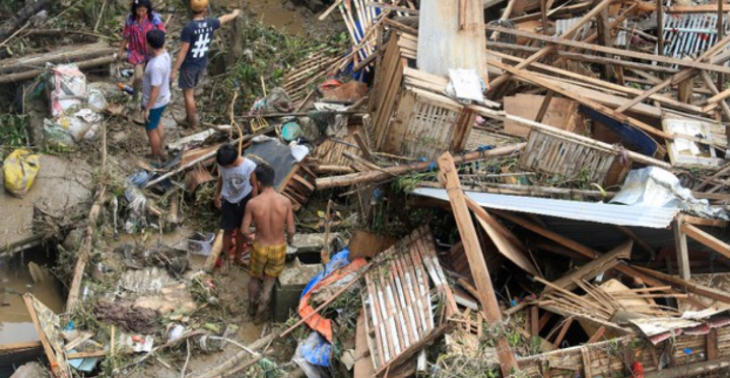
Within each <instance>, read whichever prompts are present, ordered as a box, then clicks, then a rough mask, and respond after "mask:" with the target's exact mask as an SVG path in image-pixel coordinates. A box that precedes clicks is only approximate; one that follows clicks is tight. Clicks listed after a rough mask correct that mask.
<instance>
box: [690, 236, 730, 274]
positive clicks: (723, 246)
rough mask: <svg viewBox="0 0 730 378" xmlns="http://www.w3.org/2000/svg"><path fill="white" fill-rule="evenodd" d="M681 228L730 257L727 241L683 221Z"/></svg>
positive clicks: (693, 237)
mask: <svg viewBox="0 0 730 378" xmlns="http://www.w3.org/2000/svg"><path fill="white" fill-rule="evenodd" d="M681 228H682V232H683V233H685V234H687V235H688V236H689V237H691V238H692V239H694V240H696V241H698V242H700V243H701V244H703V245H704V246H706V247H708V248H710V249H712V250H713V251H715V252H717V253H719V254H721V255H723V256H725V257H727V258H729V259H730V245H728V244H727V243H725V242H723V241H722V240H720V239H718V238H716V237H714V236H712V235H710V234H708V233H706V232H705V231H702V230H700V229H699V228H697V227H695V226H693V225H691V224H687V223H683V224H682V226H681ZM682 278H684V277H682Z"/></svg>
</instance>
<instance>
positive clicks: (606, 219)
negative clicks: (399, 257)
mask: <svg viewBox="0 0 730 378" xmlns="http://www.w3.org/2000/svg"><path fill="white" fill-rule="evenodd" d="M413 193H414V194H417V195H421V196H426V197H431V198H436V199H440V200H444V201H448V200H449V197H448V194H447V193H446V190H444V189H434V188H417V189H416V190H414V191H413ZM466 194H467V195H468V196H469V197H470V198H471V199H473V200H474V201H475V202H476V203H478V204H479V205H480V206H482V207H485V208H488V209H497V210H506V211H516V212H522V213H530V214H538V215H546V216H552V217H558V218H564V219H572V220H578V221H586V222H596V223H604V224H613V225H617V226H630V227H648V228H662V229H663V228H667V227H668V226H669V225H670V224H671V223H672V220H673V219H674V217H675V216H676V215H677V214H678V213H679V208H665V207H649V206H625V205H614V204H607V203H591V202H580V201H568V200H558V199H551V198H537V197H521V196H511V195H504V194H490V193H475V192H466Z"/></svg>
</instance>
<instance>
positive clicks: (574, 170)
mask: <svg viewBox="0 0 730 378" xmlns="http://www.w3.org/2000/svg"><path fill="white" fill-rule="evenodd" d="M501 6H503V8H501V9H498V8H499V7H501ZM725 9H727V10H728V11H730V5H728V4H725V3H724V2H723V0H719V3H709V4H695V5H692V6H688V5H673V3H670V2H666V1H664V2H662V1H657V2H656V3H649V2H640V1H633V0H625V1H623V0H618V1H617V0H587V1H578V2H565V1H554V0H546V1H541V2H528V1H526V0H507V1H506V3H505V2H504V1H500V0H496V1H478V0H459V1H443V0H420V1H410V0H407V1H399V0H393V1H373V2H365V1H362V0H335V1H334V2H332V4H331V6H330V7H329V8H328V9H327V10H326V11H325V12H324V13H323V14H322V15H321V17H320V19H321V20H324V19H327V18H328V17H330V18H332V17H337V16H336V15H333V14H332V13H333V12H334V11H336V10H339V16H341V17H342V20H343V21H344V25H345V27H346V30H347V35H348V36H349V38H350V49H349V51H348V52H347V53H339V52H338V53H333V52H332V49H331V48H330V47H328V46H323V47H322V48H320V49H318V50H317V51H315V52H313V53H311V54H310V55H309V56H307V57H305V58H304V59H302V60H301V61H300V62H299V64H298V65H297V66H295V67H292V68H291V69H290V70H289V72H288V73H286V74H285V75H283V77H282V80H281V83H280V87H276V88H272V89H270V90H269V91H267V90H266V88H265V85H264V86H263V87H264V88H262V92H263V93H266V95H265V96H264V97H262V98H258V99H256V101H255V103H253V104H250V107H249V108H248V109H246V110H245V115H243V114H241V113H242V111H241V110H238V111H237V110H236V96H237V93H238V92H236V95H234V97H233V100H232V102H231V105H230V109H229V114H226V115H221V116H220V117H219V118H218V119H219V121H220V120H223V121H221V122H218V123H216V124H213V123H211V124H208V123H206V124H205V125H206V127H207V129H206V130H204V131H199V130H195V131H194V132H189V133H188V132H186V134H187V135H186V136H184V137H181V138H178V139H177V140H175V141H171V142H170V143H168V145H167V149H168V153H169V155H170V156H172V157H171V158H170V159H169V161H167V162H166V163H165V164H163V165H161V166H151V165H150V164H148V163H144V162H141V163H137V164H136V165H135V166H134V167H133V169H131V170H129V169H127V170H125V169H122V168H123V167H121V166H122V165H121V164H118V163H115V162H114V161H115V158H114V157H113V156H111V157H109V159H110V160H111V161H112V163H109V164H110V165H114V167H115V168H114V169H117V170H119V171H122V172H123V175H124V176H123V177H124V179H123V180H121V182H119V180H116V181H115V180H112V179H109V177H110V176H111V174H110V173H109V172H110V170H111V168H108V167H107V154H106V149H107V139H106V131H105V130H106V125H105V124H104V123H102V122H98V124H99V125H98V126H96V127H98V128H100V129H101V130H100V134H101V135H102V136H103V137H102V138H100V139H101V141H100V148H99V151H102V152H103V153H102V156H103V157H102V159H101V160H100V161H101V168H100V172H101V174H102V176H103V177H105V178H107V180H104V179H102V180H99V182H98V183H97V188H96V195H95V197H94V203H93V206H92V208H91V210H90V212H89V214H88V218H87V219H86V224H85V227H83V228H82V229H81V232H80V234H81V235H82V239H81V240H79V242H78V243H77V248H76V254H75V255H74V257H75V258H76V260H75V268H74V269H73V272H72V273H71V275H72V276H73V278H72V280H71V282H70V284H69V297H68V301H67V307H66V311H67V313H68V314H67V315H69V316H67V317H65V318H63V319H60V318H59V317H58V316H56V315H55V314H53V313H52V311H50V310H49V309H47V308H46V307H45V306H43V304H41V303H40V302H39V301H38V300H37V299H36V298H34V297H33V296H31V295H26V297H25V299H26V303H27V305H28V310H29V311H30V313H31V314H34V315H33V320H34V323H36V326H37V328H38V332H39V334H40V335H41V342H42V347H43V348H44V350H45V351H46V357H47V359H48V360H49V362H50V364H51V365H50V366H51V367H52V370H53V371H54V373H55V374H56V375H57V376H70V375H71V367H73V368H74V369H75V370H76V371H86V372H89V373H90V372H92V371H94V372H96V373H99V370H95V369H99V368H98V367H96V365H97V363H98V361H99V360H98V359H99V358H105V359H106V360H105V361H109V362H105V364H104V366H103V370H104V371H105V373H108V374H109V376H114V375H116V374H126V373H130V372H132V371H136V370H135V369H137V368H138V367H139V366H140V365H142V364H143V362H145V361H147V360H150V361H151V360H152V359H151V358H150V357H152V356H155V355H156V353H159V352H160V351H161V350H162V349H170V350H172V352H170V353H176V354H177V355H178V359H179V360H181V361H180V362H181V364H182V361H184V365H182V373H181V375H182V376H183V377H184V376H186V375H188V376H190V375H189V373H188V370H193V371H195V370H194V369H188V361H189V360H190V355H191V349H192V350H194V351H195V352H196V353H197V352H203V353H211V352H214V351H220V350H223V349H225V348H224V347H225V346H226V345H227V344H233V345H235V346H237V347H239V348H240V349H242V351H240V352H238V353H235V354H231V353H229V355H227V356H226V358H225V359H222V360H218V361H216V365H215V366H212V367H208V368H207V370H206V371H202V372H200V371H198V372H194V376H196V377H206V378H208V377H219V376H221V377H222V376H232V375H234V374H237V373H238V372H241V374H248V375H249V376H264V375H265V374H266V375H267V376H272V374H284V372H285V371H288V372H289V373H291V374H293V375H294V373H292V371H296V372H297V373H298V374H304V375H306V376H308V377H310V378H313V377H327V376H334V377H341V376H353V377H355V378H363V377H373V376H377V377H410V376H415V375H418V376H432V377H439V378H440V377H473V376H488V377H498V376H503V377H507V376H515V377H546V376H547V377H576V376H582V377H593V376H631V377H689V376H699V375H706V374H716V373H718V374H719V372H720V371H727V369H728V368H730V363H729V362H727V357H728V356H729V355H730V342H729V340H730V337H728V335H730V312H729V310H730V284H728V282H730V280H729V279H728V278H729V277H730V269H728V267H730V243H728V241H730V237H729V236H728V233H727V222H728V221H730V218H729V217H728V213H727V210H728V208H727V205H728V204H727V202H728V200H730V186H728V184H729V183H730V163H728V162H727V160H728V156H727V155H726V154H727V151H728V150H729V149H730V145H729V144H728V136H727V128H726V126H725V125H727V124H728V122H730V106H729V105H728V103H727V101H726V100H727V98H728V97H730V89H726V87H727V85H726V77H727V76H728V74H730V67H729V66H728V65H727V64H726V63H727V61H728V60H729V59H728V58H729V57H730V34H729V33H730V30H728V29H730V23H728V22H727V20H726V19H727V11H725ZM500 15H501V16H500ZM491 18H494V20H493V21H490V22H486V21H487V20H489V19H491ZM338 51H339V50H338ZM0 68H1V66H0ZM72 76H73V75H72ZM13 80H14V79H13ZM262 81H263V79H262ZM63 87H64V88H65V87H68V85H64V86H63ZM97 97H98V96H97ZM107 97H109V96H107ZM101 98H102V99H103V98H104V96H101ZM211 98H212V97H211ZM57 101H61V100H54V99H52V104H54V105H55V104H56V102H57ZM87 101H88V102H89V105H91V102H92V100H91V98H89V100H87ZM111 102H113V101H112V100H111V99H110V103H111ZM110 106H111V107H113V106H114V104H106V101H105V104H104V106H102V108H103V109H100V110H99V111H101V110H104V109H105V110H106V111H107V112H109V108H110ZM53 109H55V106H54V107H53ZM63 110H64V111H65V110H66V109H65V108H64V109H63ZM94 114H96V113H94ZM95 122H96V121H95ZM223 122H227V124H220V123H223ZM89 132H91V131H89ZM95 133H96V132H95V131H94V134H95ZM74 139H77V138H74ZM81 139H86V140H87V143H90V142H91V141H89V140H88V139H89V138H86V137H83V138H81ZM76 142H80V139H78V140H76ZM224 143H232V144H234V145H235V146H237V148H238V149H239V151H240V153H241V154H243V155H244V156H246V157H247V158H249V159H251V160H253V161H254V162H256V163H257V164H264V163H265V164H267V165H269V166H271V167H273V168H274V170H275V172H276V182H275V183H274V187H275V190H276V191H277V192H279V193H281V194H282V195H284V196H286V197H287V198H289V199H290V200H291V202H292V204H293V207H294V209H295V211H296V212H297V219H298V224H297V229H298V231H299V232H300V233H301V232H302V231H304V230H309V231H307V232H311V230H315V231H317V232H319V234H316V235H312V234H310V235H304V236H299V237H298V238H297V240H296V242H295V243H294V244H295V247H298V250H293V251H294V252H292V253H291V256H290V257H291V259H292V260H294V262H288V263H287V268H286V269H287V270H290V272H294V273H290V274H289V275H286V277H285V276H282V277H281V278H280V280H279V283H278V286H277V289H276V290H277V294H276V295H277V296H278V299H277V300H275V304H274V308H273V312H274V313H275V315H274V318H276V320H277V321H285V320H286V319H287V318H289V315H290V311H292V312H294V316H293V317H291V318H289V320H288V321H286V323H285V324H283V325H279V326H276V327H272V328H269V331H268V334H267V335H265V336H264V337H262V338H261V339H260V340H258V341H256V342H254V343H253V344H251V345H249V346H248V347H246V346H243V345H242V344H241V343H240V341H236V340H234V339H235V337H234V335H235V333H236V329H235V327H231V323H232V322H233V321H232V320H231V319H232V318H226V317H222V315H220V314H219V313H216V314H212V313H210V312H209V311H211V309H227V310H229V309H230V308H231V307H230V306H229V304H228V303H226V302H228V301H227V300H226V297H225V295H224V293H222V291H221V290H220V287H221V282H220V281H218V280H219V279H220V278H219V277H218V276H216V275H215V274H214V272H215V267H216V264H218V262H219V257H220V255H221V254H222V255H223V257H224V258H223V259H222V260H226V258H225V257H226V254H228V253H230V252H231V251H223V250H222V245H223V240H222V239H223V233H222V232H220V231H219V230H218V229H217V228H216V226H212V225H210V224H209V223H193V222H192V221H193V220H194V219H193V218H194V217H195V216H196V215H197V216H199V215H200V214H208V213H205V212H206V211H209V210H207V209H209V208H210V204H209V202H210V199H211V198H212V196H213V195H212V193H213V191H214V187H215V184H216V183H215V181H216V176H217V165H216V164H215V162H214V155H215V153H216V151H217V150H218V148H219V147H220V146H221V145H222V144H224ZM117 165H118V166H119V167H117ZM115 172H116V171H115ZM116 173H118V172H116ZM116 173H115V174H116ZM186 208H187V209H189V211H188V212H186V211H183V210H181V209H186ZM100 214H103V216H101V217H100ZM211 214H212V212H211ZM313 214H316V215H313ZM100 218H101V219H100ZM186 222H188V223H189V224H193V228H196V231H200V232H188V231H187V229H185V224H186ZM178 227H180V228H181V229H183V230H185V232H184V235H182V236H179V237H178V238H177V240H176V243H175V244H174V245H168V246H162V245H161V244H162V243H161V242H158V244H157V245H155V246H154V247H151V246H150V245H145V244H144V243H139V244H138V245H136V246H131V245H127V246H126V247H124V248H120V249H114V248H112V245H113V244H114V243H112V242H111V240H110V239H112V238H113V237H118V235H119V234H120V232H124V233H127V234H132V235H148V234H150V233H154V234H156V233H160V234H162V233H163V232H168V231H172V230H175V229H176V228H178ZM160 240H161V239H160ZM194 255H203V256H205V257H202V259H204V260H205V262H204V263H202V262H201V261H200V260H199V259H198V260H196V256H194ZM312 255H314V257H312ZM305 260H307V261H312V260H314V263H312V264H306V263H305ZM244 261H245V259H244ZM310 268H311V269H310ZM292 288H295V289H292ZM90 293H91V294H90ZM284 302H287V303H284ZM227 306H229V307H227ZM227 310H226V311H227ZM238 310H240V309H234V310H231V311H230V312H232V313H236V312H237V311H238ZM223 312H225V311H223ZM282 314H283V315H282ZM89 316H90V317H92V318H93V319H94V320H93V321H90V320H88V317H89ZM234 317H235V315H234ZM82 319H85V321H83V322H82V321H81V320H82ZM211 319H214V320H215V321H213V320H211ZM236 319H238V318H236ZM62 320H63V321H62ZM74 321H75V322H76V323H75V324H76V326H69V324H74ZM160 322H162V323H160ZM62 323H63V327H62V326H61V324H62ZM97 323H98V324H103V325H109V324H113V326H111V327H110V328H104V326H102V327H101V328H99V325H98V324H97ZM159 324H167V327H164V328H165V329H164V330H162V329H161V327H160V326H159ZM220 324H224V325H226V327H220V326H219V325H220ZM93 327H97V329H96V331H94V330H92V328H93ZM117 328H118V329H119V330H120V331H119V332H120V333H119V334H117V333H116V329H117ZM122 330H123V331H122ZM122 332H124V333H122ZM216 342H217V344H216ZM224 342H225V343H224ZM286 342H290V343H293V344H296V347H295V348H289V349H295V352H292V351H289V350H288V351H287V352H286V353H285V352H283V350H285V349H287V346H282V345H278V344H277V343H281V344H285V343H286ZM182 344H185V345H186V347H185V348H184V349H183V348H180V347H177V346H178V345H182ZM153 345H156V346H155V347H154V348H153ZM211 345H212V346H211ZM272 345H274V347H272ZM291 346H292V345H288V347H291ZM276 348H281V350H276ZM120 355H121V356H125V357H120ZM292 355H293V356H292ZM120 359H122V360H123V362H124V363H121V362H120V361H122V360H120ZM87 360H88V361H87ZM156 360H158V361H160V364H162V365H163V366H164V365H165V364H167V363H166V362H164V361H163V360H161V359H156ZM221 361H222V362H221ZM168 365H169V364H168ZM167 368H168V370H171V371H172V370H176V371H175V375H179V374H180V373H178V370H179V367H177V368H176V369H172V367H171V366H167ZM84 369H86V370H84ZM90 374H91V373H90ZM141 374H144V373H141Z"/></svg>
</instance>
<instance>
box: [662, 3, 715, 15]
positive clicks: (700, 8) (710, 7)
mask: <svg viewBox="0 0 730 378" xmlns="http://www.w3.org/2000/svg"><path fill="white" fill-rule="evenodd" d="M716 11H717V5H715V4H701V5H673V6H671V7H668V8H667V13H713V12H716Z"/></svg>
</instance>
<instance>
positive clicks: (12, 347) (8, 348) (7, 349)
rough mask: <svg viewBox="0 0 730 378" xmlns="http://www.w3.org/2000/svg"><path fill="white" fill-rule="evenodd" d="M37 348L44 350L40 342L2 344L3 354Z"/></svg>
mask: <svg viewBox="0 0 730 378" xmlns="http://www.w3.org/2000/svg"><path fill="white" fill-rule="evenodd" d="M36 348H43V344H42V343H41V342H40V341H25V342H20V343H10V344H0V352H1V353H12V352H14V351H18V350H23V349H36Z"/></svg>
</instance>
